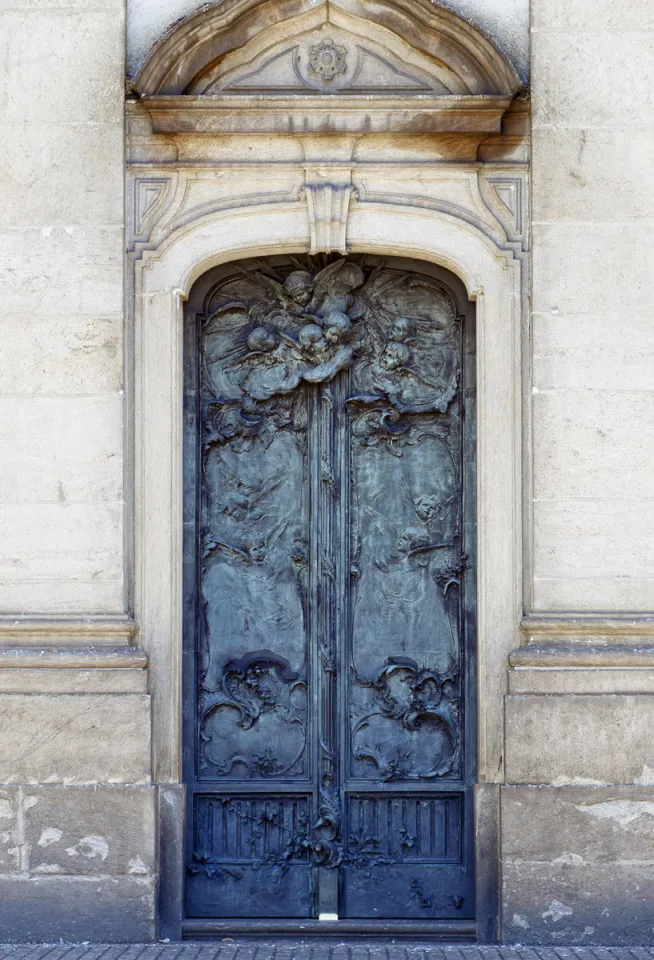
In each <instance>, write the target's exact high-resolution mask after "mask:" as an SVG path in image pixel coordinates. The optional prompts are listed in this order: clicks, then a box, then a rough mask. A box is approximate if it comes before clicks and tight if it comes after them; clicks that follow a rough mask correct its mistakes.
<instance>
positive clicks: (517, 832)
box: [501, 786, 654, 863]
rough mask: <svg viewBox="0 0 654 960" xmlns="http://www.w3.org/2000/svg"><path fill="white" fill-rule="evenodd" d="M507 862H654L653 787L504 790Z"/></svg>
mask: <svg viewBox="0 0 654 960" xmlns="http://www.w3.org/2000/svg"><path fill="white" fill-rule="evenodd" d="M501 822H502V859H503V861H504V862H505V863H507V862H512V861H522V860H528V861H533V862H538V861H540V862H547V863H582V862H584V863H590V862H597V863H608V862H618V861H621V860H624V861H633V860H643V861H646V862H647V863H652V862H654V829H653V828H654V786H652V787H627V786H615V787H546V786H534V787H531V786H529V787H527V786H519V787H508V786H507V787H502V790H501Z"/></svg>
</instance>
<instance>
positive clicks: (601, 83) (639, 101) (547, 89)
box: [532, 4, 654, 127]
mask: <svg viewBox="0 0 654 960" xmlns="http://www.w3.org/2000/svg"><path fill="white" fill-rule="evenodd" d="M538 5H540V4H538ZM572 52H574V56H573V55H571V54H572ZM652 56H653V55H652V47H651V44H650V43H648V42H647V39H646V35H644V34H643V33H642V32H641V31H640V30H622V29H618V30H597V29H595V30H584V31H582V30H579V31H572V30H569V31H566V32H565V33H564V32H562V31H559V30H539V31H538V34H537V36H536V38H535V42H534V43H533V44H532V78H533V84H534V99H533V110H534V114H533V117H534V126H535V127H539V126H542V125H544V124H552V125H559V124H560V125H561V126H567V127H574V126H579V127H583V126H584V125H585V124H589V125H595V126H600V125H607V126H615V125H620V126H629V125H634V126H637V125H646V124H648V123H651V120H652V112H653V110H654V91H652V86H651V83H650V80H649V71H650V70H651V68H652Z"/></svg>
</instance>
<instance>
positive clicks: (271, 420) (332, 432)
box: [185, 51, 475, 921]
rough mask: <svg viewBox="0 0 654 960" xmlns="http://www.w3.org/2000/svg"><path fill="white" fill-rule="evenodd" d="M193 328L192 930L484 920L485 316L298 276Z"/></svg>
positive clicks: (421, 269)
mask: <svg viewBox="0 0 654 960" xmlns="http://www.w3.org/2000/svg"><path fill="white" fill-rule="evenodd" d="M320 55H321V54H320V51H318V52H317V53H316V57H320ZM321 62H322V61H321ZM330 62H332V61H330ZM325 63H326V61H325ZM337 63H338V58H336V59H335V60H333V64H332V65H337ZM454 287H455V289H458V288H457V287H456V281H454ZM457 296H458V299H457ZM198 297H199V298H200V299H198ZM188 314H189V315H188V317H187V321H188V322H187V338H186V375H187V392H186V397H187V404H186V428H187V429H186V447H185V457H186V464H187V476H186V505H185V507H186V511H185V531H186V541H185V548H186V557H187V563H186V607H185V612H186V633H187V650H188V661H187V666H188V669H187V677H186V689H187V697H186V703H187V718H186V741H185V742H186V757H187V766H186V778H187V782H188V784H189V797H190V799H189V818H188V819H189V842H188V877H187V913H188V916H189V917H226V918H230V917H234V918H235V917H251V918H256V917H260V918H266V917H268V918H270V917H277V918H297V919H303V918H312V917H313V918H317V917H318V916H319V915H320V914H322V915H325V914H329V915H331V916H335V915H338V917H340V918H366V919H369V920H390V921H392V920H396V919H397V920H411V919H413V920H420V921H424V920H438V919H448V918H461V919H463V918H469V917H471V916H473V911H474V903H473V894H472V889H473V886H472V884H473V877H472V866H471V860H472V846H471V830H472V820H471V814H470V811H471V796H470V790H471V785H472V782H473V777H474V753H475V751H474V743H473V737H472V730H473V729H474V727H473V720H474V702H473V697H472V691H473V683H472V678H473V672H474V671H473V668H472V658H471V653H472V650H473V644H474V623H475V619H474V541H475V526H474V419H473V417H474V364H473V361H474V330H473V318H472V316H471V313H470V305H469V304H468V303H467V302H465V301H464V298H463V297H462V296H461V291H460V290H458V293H457V295H455V293H454V292H453V290H452V288H451V285H448V284H447V283H446V282H444V280H443V277H442V276H441V274H440V273H439V271H438V270H436V269H435V268H431V267H428V266H427V265H420V264H418V263H414V262H412V261H399V260H393V259H392V258H391V259H389V260H387V261H386V262H384V261H382V260H381V259H379V258H376V257H369V256H360V257H350V258H343V259H337V258H334V257H329V258H328V257H322V258H310V257H302V258H294V257H286V256H280V257H272V258H268V259H266V260H265V261H254V260H247V261H245V260H244V261H240V262H237V263H233V264H229V265H225V266H223V267H220V268H217V269H216V270H215V271H213V272H212V274H211V275H210V276H209V277H208V278H204V279H203V281H202V291H201V294H198V295H197V296H196V298H195V300H194V299H193V296H192V298H191V301H190V306H189V311H188Z"/></svg>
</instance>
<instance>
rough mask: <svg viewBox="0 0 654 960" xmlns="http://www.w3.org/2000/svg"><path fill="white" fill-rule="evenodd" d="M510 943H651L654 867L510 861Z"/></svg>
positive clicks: (506, 912) (506, 907)
mask: <svg viewBox="0 0 654 960" xmlns="http://www.w3.org/2000/svg"><path fill="white" fill-rule="evenodd" d="M502 877H503V894H502V895H503V916H504V923H503V932H502V939H503V940H504V941H506V942H509V943H511V942H514V943H515V942H518V943H542V944H557V943H558V944H562V945H575V944H579V945H586V944H593V943H595V944H602V943H604V944H612V945H614V946H627V945H629V944H648V943H652V942H653V941H654V934H653V932H652V894H651V891H652V883H653V882H654V867H652V865H651V864H643V863H615V862H611V863H597V862H595V863H586V862H584V863H529V862H514V863H505V864H504V866H503V870H502Z"/></svg>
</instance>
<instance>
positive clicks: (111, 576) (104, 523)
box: [0, 458, 124, 613]
mask: <svg viewBox="0 0 654 960" xmlns="http://www.w3.org/2000/svg"><path fill="white" fill-rule="evenodd" d="M29 459H31V458H29ZM53 479H54V478H53ZM64 495H65V490H64ZM0 516H1V521H2V527H3V540H2V549H1V552H0V610H5V611H8V612H13V611H15V610H38V611H39V612H41V613H49V612H53V613H67V612H70V613H75V612H80V613H86V612H88V610H93V609H94V608H95V611H96V612H98V613H100V612H107V613H121V612H122V609H123V603H124V599H123V562H122V530H123V505H122V503H120V502H109V503H59V502H58V501H57V500H55V501H54V502H50V503H29V502H27V503H25V502H23V503H4V504H3V505H2V506H0ZM91 597H95V598H97V599H96V601H95V603H92V602H91V603H89V600H90V598H91ZM85 604H87V605H86V606H85Z"/></svg>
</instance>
